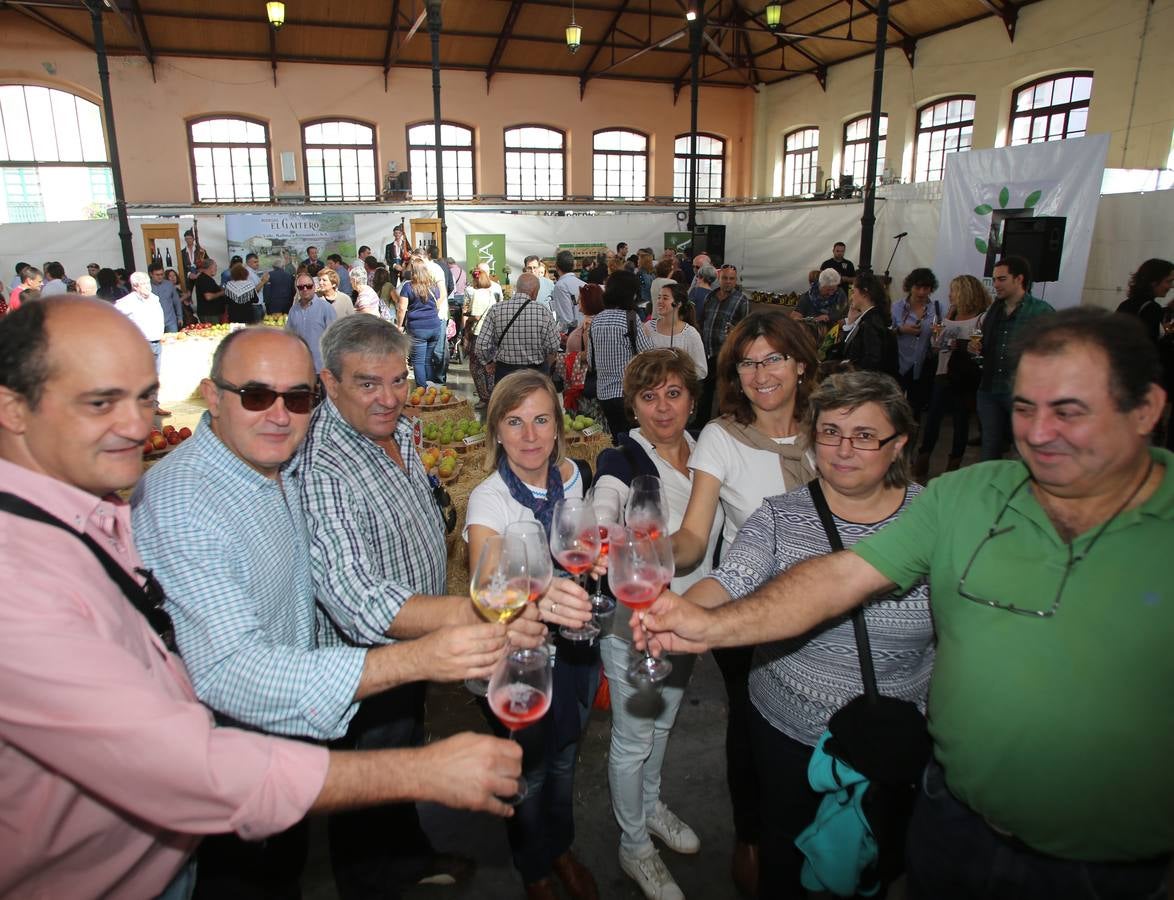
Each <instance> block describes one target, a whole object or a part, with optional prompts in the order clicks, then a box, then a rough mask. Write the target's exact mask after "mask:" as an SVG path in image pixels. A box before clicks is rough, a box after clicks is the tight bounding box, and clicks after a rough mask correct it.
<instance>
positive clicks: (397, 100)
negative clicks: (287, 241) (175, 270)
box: [0, 16, 754, 203]
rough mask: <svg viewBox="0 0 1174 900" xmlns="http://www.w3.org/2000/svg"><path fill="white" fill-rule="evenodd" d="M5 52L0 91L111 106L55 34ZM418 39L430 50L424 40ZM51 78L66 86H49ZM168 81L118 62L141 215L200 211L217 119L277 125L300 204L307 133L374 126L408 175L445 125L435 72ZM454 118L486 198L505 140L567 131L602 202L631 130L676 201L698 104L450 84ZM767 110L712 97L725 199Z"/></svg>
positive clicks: (577, 188)
mask: <svg viewBox="0 0 1174 900" xmlns="http://www.w3.org/2000/svg"><path fill="white" fill-rule="evenodd" d="M5 22H6V23H7V24H8V25H10V26H11V27H10V29H7V30H6V35H5V45H6V46H7V47H9V48H13V47H20V48H21V52H20V53H19V54H16V53H9V54H5V55H4V58H3V59H2V60H0V83H17V82H25V83H35V84H41V85H45V86H48V87H59V88H63V89H66V90H71V91H74V92H76V93H79V94H82V95H85V96H87V97H88V98H90V99H92V100H94V101H96V102H99V103H100V102H101V98H100V94H99V86H98V76H97V67H96V65H95V60H94V55H93V54H92V53H91V52H90V51H89V50H87V49H86V48H85V47H83V46H81V45H79V44H76V43H73V42H70V41H67V40H65V39H63V38H60V37H58V36H57V35H55V34H53V33H52V32H50V31H48V30H47V29H44V28H40V27H39V26H36V25H34V24H32V23H27V22H26V21H25V20H24V19H23V18H20V17H17V16H6V17H5ZM415 39H416V40H427V35H423V36H420V35H418V36H417V37H416V38H415ZM46 66H49V67H52V68H53V69H54V70H55V74H52V75H51V74H49V73H48V71H47V68H46ZM155 68H156V75H157V78H158V80H157V82H152V80H151V67H150V66H149V65H148V63H147V61H146V60H145V59H144V58H142V57H115V58H112V59H111V60H110V79H111V92H112V96H113V103H114V111H115V116H116V119H117V129H118V136H119V152H120V155H121V159H122V166H123V178H124V181H125V184H126V193H127V200H128V202H131V203H162V202H183V203H186V202H191V200H192V198H193V193H192V185H191V174H190V164H189V161H188V146H187V130H186V127H185V120H186V119H187V118H190V117H194V116H202V115H207V114H209V113H224V114H234V113H236V114H247V115H249V116H252V117H255V118H258V119H261V120H264V121H266V122H267V123H268V124H269V133H270V141H271V143H272V149H273V158H272V163H271V164H272V166H273V172H274V180H275V183H276V184H275V186H276V189H277V192H278V193H282V192H295V193H297V192H301V191H303V187H302V177H303V174H302V153H301V131H300V124H299V123H300V122H301V121H302V120H307V119H315V118H322V117H325V116H331V115H337V116H339V117H340V118H355V119H362V120H365V121H368V122H373V123H375V125H376V128H377V133H378V148H379V168H380V171H382V172H386V170H387V162H388V161H389V160H393V159H394V160H395V161H396V163H397V165H398V168H399V170H400V171H402V170H404V169H405V168H406V167H407V151H406V146H405V145H406V135H405V129H404V124H405V123H408V122H417V121H420V120H429V121H430V120H431V119H432V75H431V72H429V71H427V70H424V69H393V70H392V72H391V77H390V79H389V83H388V84H389V91H388V92H387V93H384V90H383V72H382V70H380V69H378V68H375V67H363V66H338V65H307V64H295V63H288V64H279V65H278V69H277V86H276V87H274V85H273V73H272V71H271V69H270V66H269V64H268V63H267V62H248V61H225V60H199V59H188V58H177V57H160V58H158V61H157V63H156V67H155ZM441 82H442V86H443V99H442V102H443V115H444V118H445V119H451V120H454V121H457V122H460V123H462V124H464V125H468V126H471V127H473V128H474V129H475V132H476V140H477V147H478V150H479V152H478V154H477V164H476V165H477V171H476V180H477V190H478V192H479V193H481V194H486V195H499V196H500V195H502V194H504V193H505V184H504V181H505V176H504V149H503V138H502V130H503V128H505V127H509V126H511V125H517V124H522V123H536V124H543V125H548V126H552V127H555V128H561V129H563V130H564V131H566V132H567V145H568V159H569V163H568V169H569V179H568V184H567V192H568V193H569V194H580V195H587V196H589V195H590V194H591V190H592V184H591V169H592V165H591V163H592V159H591V138H592V132H593V131H594V130H596V129H599V128H605V127H625V128H633V129H637V130H640V131H644V132H646V133H649V134H650V135H651V141H650V154H651V160H650V169H651V171H650V183H649V192H650V194H652V195H653V196H671V195H672V172H673V139H674V138H675V137H676V135H678V134H681V133H684V132H687V131H688V130H689V93H688V90H687V89H686V90H685V91H682V93H681V96H680V98H679V100H678V101H677V103H676V104H675V105H674V104H673V95H672V89H671V88H670V87H668V86H665V85H653V84H638V83H636V82H621V81H615V80H611V81H609V80H606V79H599V80H596V81H591V82H589V83H588V85H587V90H586V94H585V96H584V99H583V100H582V101H580V100H579V83H578V80H577V79H573V78H551V77H538V76H522V75H508V74H501V75H497V76H495V77H494V79H493V81H492V83H491V85H490V89H489V92H488V94H487V93H486V86H485V78H484V76H483V75H480V74H478V73H475V72H451V71H446V72H444V73H443V74H442V78H441ZM753 115H754V101H753V96H752V93H751V92H750V91H746V90H735V89H722V88H713V89H707V90H703V91H702V92H701V103H700V114H699V119H698V122H699V125H698V130H700V131H710V132H714V133H716V134H718V135H720V136H721V137H724V138H725V139H726V140H727V144H726V147H727V158H726V165H727V170H726V193H727V195H730V196H746V195H748V194H749V192H750V135H751V134H752V133H753V132H752V130H751V129H750V127H749V126H748V123H749V122H750V121H751V120H752V119H753ZM285 150H292V151H294V154H295V158H296V160H297V174H298V181H297V183H296V184H282V183H281V182H280V157H279V154H280V152H281V151H285Z"/></svg>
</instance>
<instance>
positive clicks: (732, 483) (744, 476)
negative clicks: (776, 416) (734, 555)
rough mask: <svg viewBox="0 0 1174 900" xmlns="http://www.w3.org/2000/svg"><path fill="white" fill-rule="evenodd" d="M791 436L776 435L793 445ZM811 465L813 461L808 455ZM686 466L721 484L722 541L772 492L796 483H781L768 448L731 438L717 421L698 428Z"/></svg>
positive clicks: (735, 533) (775, 458)
mask: <svg viewBox="0 0 1174 900" xmlns="http://www.w3.org/2000/svg"><path fill="white" fill-rule="evenodd" d="M795 440H796V439H795V438H794V437H786V438H776V439H775V442H776V443H779V444H793V443H795ZM808 457H809V459H808V462H809V463H810V464H811V466H812V468H814V467H815V460H814V459H813V458H811V455H810V453H809V454H808ZM689 468H691V469H694V470H697V471H701V472H705V473H706V474H708V475H712V476H713V477H714V478H716V479H717V480H718V481H719V482H720V483H721V490H720V492H719V493H718V498H719V500H720V501H721V507H722V510H723V511H724V512H725V514H726V524H725V528H724V530H723V532H722V533H723V535H724V536H725V542H726V544H727V545H729V544H732V543H733V540H734V538H735V537H737V536H738V529H739V528H741V527H742V523H743V522H745V521H746V520H747V519H748V518H750V514H751V513H753V512H754V511H755V510H757V509H758V507H760V506H761V505H762V501H763V500H764V499H765V498H767V497H773V496H774V495H775V494H785V493H786V492H787V491H788V490H791V489H792V488H797V487H799V485H797V484H784V483H783V473H782V469H781V467H780V466H779V458H778V456H777V455H775V454H774V453H771V452H770V451H769V450H757V449H755V448H754V447H747V446H746V445H745V444H743V443H740V442H739V441H736V440H734V439H733V438H732V437H731V436H730V435H729V434H728V433H727V432H726V430H725V429H724V428H722V427H721V425H719V424H718V423H717V422H710V423H709V424H708V425H706V426H705V427H704V428H703V429H701V437H700V438H698V439H697V447H696V448H695V449H694V450H693V456H692V457H690V459H689Z"/></svg>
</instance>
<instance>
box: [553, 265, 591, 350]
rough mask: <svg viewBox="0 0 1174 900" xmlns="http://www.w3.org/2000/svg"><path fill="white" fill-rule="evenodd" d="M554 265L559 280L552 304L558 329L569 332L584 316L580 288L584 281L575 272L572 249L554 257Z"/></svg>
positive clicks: (555, 284)
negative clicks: (580, 302) (580, 305)
mask: <svg viewBox="0 0 1174 900" xmlns="http://www.w3.org/2000/svg"><path fill="white" fill-rule="evenodd" d="M554 267H555V269H556V270H557V271H558V281H556V282H555V283H554V293H552V294H551V296H550V305H551V307H552V308H553V309H554V318H555V321H556V322H557V323H558V330H559V331H560V332H561V333H563V334H567V333H568V332H570V331H573V330H574V328H575V326H576V325H578V324H579V322H580V321H581V320H582V318H583V315H582V313H580V312H579V289H580V288H581V287H583V284H584V282H583V279H581V278H580V277H579V276H578V275H576V274H575V256H574V254H572V253H571V251H570V250H563V251H561V252H560V253H559V255H558V256H556V257H555V258H554Z"/></svg>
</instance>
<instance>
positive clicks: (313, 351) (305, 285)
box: [285, 272, 338, 373]
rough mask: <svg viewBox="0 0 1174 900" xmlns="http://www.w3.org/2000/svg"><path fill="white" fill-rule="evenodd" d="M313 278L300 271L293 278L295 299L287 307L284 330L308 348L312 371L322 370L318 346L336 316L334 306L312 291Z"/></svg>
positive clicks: (320, 351)
mask: <svg viewBox="0 0 1174 900" xmlns="http://www.w3.org/2000/svg"><path fill="white" fill-rule="evenodd" d="M314 289H315V282H314V278H313V277H312V276H310V275H307V274H306V273H305V272H302V273H301V274H300V275H298V276H297V278H295V279H294V290H295V292H296V294H297V299H296V300H295V301H294V304H293V306H291V307H290V309H289V315H288V317H287V318H286V320H285V330H286V331H289V332H292V333H293V334H296V335H297V336H298V337H300V338H301V339H302V340H303V341H305V342H306V346H307V347H309V348H310V355H311V356H312V357H314V372H315V373H317V372H320V371H321V370H322V350H321V348H320V347H319V346H318V344H319V342H320V341H321V340H322V335H323V334H324V333H325V331H326V329H327V328H328V327H329V326H330V323H331V322H333V321H334V320H335V319H336V318H338V314H337V313H336V312H335V310H334V307H333V306H331V305H330V304H329V303H328V302H327V301H326V300H324V299H323V298H321V297H319V296H318V295H317V294H315V293H314Z"/></svg>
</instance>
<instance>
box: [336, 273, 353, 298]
mask: <svg viewBox="0 0 1174 900" xmlns="http://www.w3.org/2000/svg"><path fill="white" fill-rule="evenodd" d="M334 271H335V272H336V273H338V289H339V290H340V291H342V292H343V293H344V294H349V293H350V292H351V273H350V271H349V270H348V269H347V267H346V266H343V267H342V268H339V269H335V270H334Z"/></svg>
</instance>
